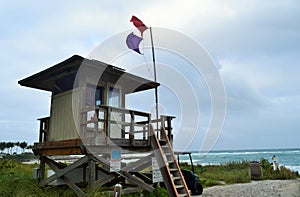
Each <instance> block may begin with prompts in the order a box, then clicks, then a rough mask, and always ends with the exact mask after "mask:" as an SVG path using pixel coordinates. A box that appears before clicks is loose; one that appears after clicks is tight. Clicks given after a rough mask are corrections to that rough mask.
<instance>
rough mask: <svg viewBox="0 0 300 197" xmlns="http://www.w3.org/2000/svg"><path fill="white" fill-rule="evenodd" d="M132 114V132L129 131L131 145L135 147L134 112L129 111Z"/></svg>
mask: <svg viewBox="0 0 300 197" xmlns="http://www.w3.org/2000/svg"><path fill="white" fill-rule="evenodd" d="M129 113H130V117H131V118H130V120H131V121H130V131H129V141H130V144H131V145H133V143H134V111H131V110H130V111H129Z"/></svg>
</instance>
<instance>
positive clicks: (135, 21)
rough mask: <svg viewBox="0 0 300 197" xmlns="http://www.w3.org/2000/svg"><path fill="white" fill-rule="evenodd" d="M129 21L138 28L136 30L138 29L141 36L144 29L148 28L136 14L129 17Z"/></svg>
mask: <svg viewBox="0 0 300 197" xmlns="http://www.w3.org/2000/svg"><path fill="white" fill-rule="evenodd" d="M130 22H132V23H133V25H134V26H136V28H138V30H140V32H141V34H142V37H143V33H144V31H145V30H146V29H148V27H147V26H146V25H145V24H144V23H143V22H142V21H141V20H140V19H138V18H137V17H136V16H132V17H131V19H130Z"/></svg>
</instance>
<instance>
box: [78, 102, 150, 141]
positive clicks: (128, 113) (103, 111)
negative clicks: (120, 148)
mask: <svg viewBox="0 0 300 197" xmlns="http://www.w3.org/2000/svg"><path fill="white" fill-rule="evenodd" d="M88 113H94V114H91V115H90V116H89V117H90V118H91V119H89V117H88V116H87V114H88ZM114 113H116V114H114ZM81 114H85V115H83V116H81V117H83V119H81V122H80V125H81V126H82V125H83V127H85V128H87V125H88V124H94V126H93V127H94V132H95V135H97V134H96V133H97V132H98V131H99V129H101V130H102V131H104V132H105V134H106V135H105V136H106V138H109V139H110V138H111V132H112V129H114V131H116V129H117V130H120V131H119V132H120V134H118V135H120V136H121V138H123V139H129V140H130V144H132V145H133V144H134V141H135V139H137V138H139V139H143V140H146V139H148V140H149V136H150V134H149V130H150V129H149V125H150V121H151V116H150V114H149V113H145V112H141V111H136V110H130V109H124V108H117V107H111V106H103V105H99V106H93V107H86V108H84V109H82V111H81ZM118 114H119V115H118ZM91 116H92V117H91ZM96 123H103V124H104V125H103V127H101V128H98V124H96ZM113 125H117V127H115V126H113ZM138 128H140V129H138ZM141 128H142V130H141ZM90 131H91V130H90ZM138 136H140V137H138ZM108 142H109V140H108V139H106V143H108Z"/></svg>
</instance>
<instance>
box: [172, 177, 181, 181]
mask: <svg viewBox="0 0 300 197" xmlns="http://www.w3.org/2000/svg"><path fill="white" fill-rule="evenodd" d="M172 178H173V181H176V180H180V179H181V178H180V176H175V177H172Z"/></svg>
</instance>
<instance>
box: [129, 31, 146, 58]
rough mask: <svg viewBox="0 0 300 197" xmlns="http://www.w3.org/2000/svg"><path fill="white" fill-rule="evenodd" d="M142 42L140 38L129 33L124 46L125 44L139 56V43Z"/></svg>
mask: <svg viewBox="0 0 300 197" xmlns="http://www.w3.org/2000/svg"><path fill="white" fill-rule="evenodd" d="M142 40H143V39H142V38H140V37H138V36H136V35H134V34H133V33H131V34H129V35H128V36H127V38H126V44H127V46H128V48H129V49H132V50H134V51H135V52H137V53H139V54H141V52H140V48H139V45H140V42H141V41H142Z"/></svg>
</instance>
